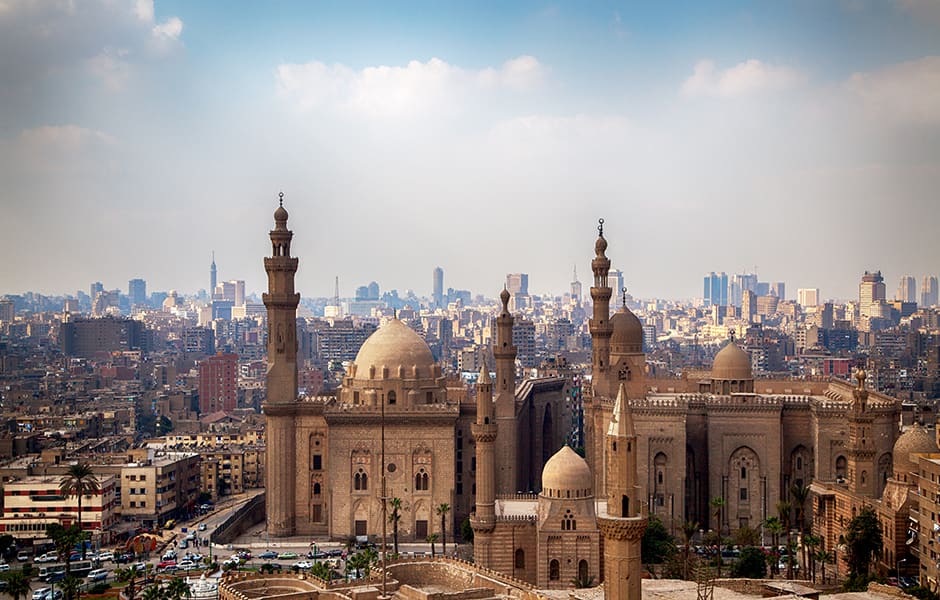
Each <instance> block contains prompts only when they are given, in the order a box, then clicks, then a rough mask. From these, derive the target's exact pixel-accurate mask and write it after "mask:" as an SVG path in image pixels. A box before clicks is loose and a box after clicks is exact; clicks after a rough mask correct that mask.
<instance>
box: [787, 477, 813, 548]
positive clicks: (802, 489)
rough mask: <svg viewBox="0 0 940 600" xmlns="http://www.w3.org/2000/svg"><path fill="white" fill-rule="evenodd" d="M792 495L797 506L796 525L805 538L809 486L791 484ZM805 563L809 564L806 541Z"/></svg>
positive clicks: (804, 545)
mask: <svg viewBox="0 0 940 600" xmlns="http://www.w3.org/2000/svg"><path fill="white" fill-rule="evenodd" d="M790 496H792V497H793V505H794V506H795V507H796V527H797V529H798V530H799V532H800V539H803V537H804V533H805V531H806V499H807V498H809V488H808V487H806V486H805V485H797V484H795V483H794V484H793V485H791V486H790ZM803 564H804V565H806V564H808V561H807V549H806V544H805V543H804V544H803Z"/></svg>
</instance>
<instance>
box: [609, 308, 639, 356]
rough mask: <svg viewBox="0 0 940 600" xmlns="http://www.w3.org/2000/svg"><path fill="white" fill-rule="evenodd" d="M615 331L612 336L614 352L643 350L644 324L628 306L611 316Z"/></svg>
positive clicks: (611, 344)
mask: <svg viewBox="0 0 940 600" xmlns="http://www.w3.org/2000/svg"><path fill="white" fill-rule="evenodd" d="M610 326H611V328H612V329H613V333H612V334H611V336H610V351H611V352H613V353H614V354H627V353H636V352H643V325H642V324H641V323H640V319H638V318H637V316H636V315H635V314H633V312H632V311H631V310H630V309H629V308H627V307H626V306H621V307H620V310H618V311H617V312H615V313H614V316H612V317H611V318H610Z"/></svg>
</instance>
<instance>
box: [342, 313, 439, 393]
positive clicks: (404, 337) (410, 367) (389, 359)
mask: <svg viewBox="0 0 940 600" xmlns="http://www.w3.org/2000/svg"><path fill="white" fill-rule="evenodd" d="M354 363H355V365H356V373H357V375H358V376H359V377H368V372H369V368H370V367H375V369H376V370H381V369H383V368H387V369H388V373H389V374H390V376H393V377H394V376H395V375H396V374H397V373H398V371H399V367H401V368H402V372H403V373H407V374H408V376H409V377H418V378H429V377H433V376H434V374H433V372H434V356H432V355H431V349H430V348H428V344H427V342H425V341H424V340H423V339H421V336H420V335H418V334H417V333H416V332H415V331H414V330H413V329H412V328H411V327H408V326H407V325H405V324H404V323H402V322H401V321H399V320H398V319H390V320H389V321H388V322H387V323H385V324H384V325H382V326H381V327H379V328H378V329H376V330H375V332H374V333H373V334H372V335H370V336H369V337H368V339H366V341H365V343H363V344H362V347H361V348H360V349H359V354H357V355H356V360H355V361H354Z"/></svg>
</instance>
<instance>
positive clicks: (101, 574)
mask: <svg viewBox="0 0 940 600" xmlns="http://www.w3.org/2000/svg"><path fill="white" fill-rule="evenodd" d="M87 578H88V581H104V580H106V579H107V578H108V570H107V569H92V570H91V571H89V572H88V575H87Z"/></svg>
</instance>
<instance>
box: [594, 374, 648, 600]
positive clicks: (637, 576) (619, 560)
mask: <svg viewBox="0 0 940 600" xmlns="http://www.w3.org/2000/svg"><path fill="white" fill-rule="evenodd" d="M606 446H607V486H606V487H607V510H606V512H602V513H601V514H599V515H598V517H597V525H598V527H599V528H600V530H601V535H603V536H604V598H605V599H606V600H640V598H641V597H642V594H643V592H642V589H641V587H640V582H641V581H642V574H641V569H640V567H641V564H640V560H641V557H640V542H641V540H642V539H643V532H644V531H646V524H647V517H646V515H644V514H642V511H641V510H640V509H641V507H640V501H639V491H640V487H639V486H638V485H637V472H636V464H637V447H636V430H635V429H634V427H633V414H632V413H631V411H630V403H629V401H628V400H627V392H626V388H624V386H623V384H620V391H619V392H618V393H617V400H616V402H615V403H614V411H613V414H612V415H611V418H610V426H609V427H608V429H607V439H606Z"/></svg>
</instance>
